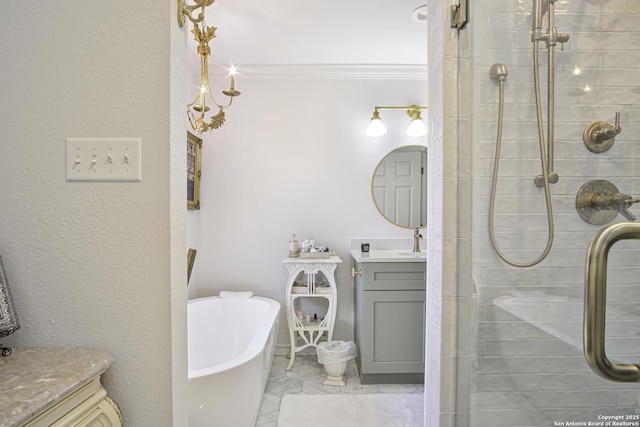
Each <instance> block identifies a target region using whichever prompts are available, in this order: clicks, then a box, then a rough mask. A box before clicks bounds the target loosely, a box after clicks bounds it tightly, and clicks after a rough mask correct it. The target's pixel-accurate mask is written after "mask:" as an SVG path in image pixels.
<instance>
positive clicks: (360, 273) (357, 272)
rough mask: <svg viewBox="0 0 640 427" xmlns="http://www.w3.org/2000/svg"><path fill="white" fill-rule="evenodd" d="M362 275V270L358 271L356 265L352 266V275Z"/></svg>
mask: <svg viewBox="0 0 640 427" xmlns="http://www.w3.org/2000/svg"><path fill="white" fill-rule="evenodd" d="M356 275H358V276H362V270H359V271H356V269H355V268H354V267H351V277H356Z"/></svg>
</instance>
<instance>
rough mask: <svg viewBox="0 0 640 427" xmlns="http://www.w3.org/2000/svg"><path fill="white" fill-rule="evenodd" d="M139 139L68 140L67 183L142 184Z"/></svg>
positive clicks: (140, 145)
mask: <svg viewBox="0 0 640 427" xmlns="http://www.w3.org/2000/svg"><path fill="white" fill-rule="evenodd" d="M141 149H142V140H141V139H140V138H67V147H66V156H65V157H66V164H65V168H66V172H67V181H141V180H142V154H141Z"/></svg>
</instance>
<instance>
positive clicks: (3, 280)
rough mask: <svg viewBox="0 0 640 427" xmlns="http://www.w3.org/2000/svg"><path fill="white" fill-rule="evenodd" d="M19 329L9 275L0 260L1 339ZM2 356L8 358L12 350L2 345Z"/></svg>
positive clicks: (0, 347) (0, 346)
mask: <svg viewBox="0 0 640 427" xmlns="http://www.w3.org/2000/svg"><path fill="white" fill-rule="evenodd" d="M18 329H20V324H19V323H18V316H17V315H16V310H15V306H14V305H13V299H12V298H11V291H10V290H9V281H8V280H7V274H6V273H5V271H4V265H3V264H2V258H0V338H4V337H6V336H8V335H11V334H12V333H14V332H15V331H17V330H18ZM0 354H2V356H8V355H10V354H11V349H10V348H7V347H4V346H2V345H0Z"/></svg>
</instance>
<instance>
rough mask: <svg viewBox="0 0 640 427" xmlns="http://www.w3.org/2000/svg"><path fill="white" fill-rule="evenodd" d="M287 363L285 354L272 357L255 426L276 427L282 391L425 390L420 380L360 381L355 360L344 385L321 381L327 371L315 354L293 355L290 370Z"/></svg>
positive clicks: (322, 392)
mask: <svg viewBox="0 0 640 427" xmlns="http://www.w3.org/2000/svg"><path fill="white" fill-rule="evenodd" d="M288 363H289V359H288V358H287V357H286V356H275V357H274V358H273V365H272V366H271V373H270V374H269V380H268V381H267V387H266V390H265V392H264V397H263V398H262V405H261V406H260V412H259V413H258V419H257V420H256V424H255V427H276V424H277V421H278V412H279V410H280V401H281V399H282V397H283V396H284V395H285V394H376V393H420V394H424V385H423V384H360V379H359V378H358V372H357V370H356V365H355V361H354V360H351V361H350V362H349V364H348V366H347V370H346V372H345V375H346V386H344V387H337V386H328V385H324V384H323V382H324V380H325V378H326V376H327V374H326V372H325V371H324V367H323V366H322V365H321V364H319V363H318V360H317V357H316V356H315V355H296V359H295V361H294V362H293V367H292V368H291V370H290V371H286V370H285V368H286V366H287V365H288Z"/></svg>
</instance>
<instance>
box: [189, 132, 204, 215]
mask: <svg viewBox="0 0 640 427" xmlns="http://www.w3.org/2000/svg"><path fill="white" fill-rule="evenodd" d="M201 150H202V139H200V138H198V137H197V136H195V135H194V134H192V133H191V132H189V131H187V209H200V175H201V171H200V152H201Z"/></svg>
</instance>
